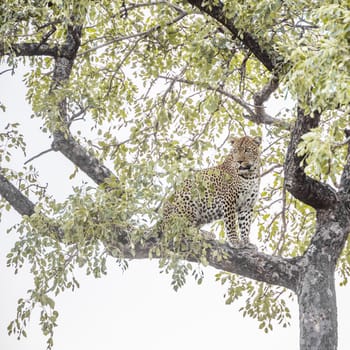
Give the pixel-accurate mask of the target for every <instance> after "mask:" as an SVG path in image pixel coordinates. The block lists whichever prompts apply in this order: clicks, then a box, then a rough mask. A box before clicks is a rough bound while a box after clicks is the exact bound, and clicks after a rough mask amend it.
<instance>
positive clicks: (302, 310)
mask: <svg viewBox="0 0 350 350" xmlns="http://www.w3.org/2000/svg"><path fill="white" fill-rule="evenodd" d="M320 260H321V261H315V263H314V264H312V265H310V266H307V268H306V271H305V274H304V275H303V277H302V281H301V283H300V289H299V290H298V301H299V322H300V350H316V349H317V350H336V349H337V339H338V338H337V333H338V332H337V304H336V293H335V286H334V268H333V266H332V265H333V264H332V263H331V262H330V261H329V257H327V256H322V257H321V259H320Z"/></svg>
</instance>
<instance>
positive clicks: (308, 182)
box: [284, 108, 337, 209]
mask: <svg viewBox="0 0 350 350" xmlns="http://www.w3.org/2000/svg"><path fill="white" fill-rule="evenodd" d="M319 121H320V113H319V112H318V111H315V112H314V115H313V116H311V115H305V114H304V111H303V110H302V109H301V108H298V113H297V120H296V124H295V126H294V129H293V131H292V137H291V141H290V142H289V146H288V150H287V155H286V160H285V164H284V173H285V185H286V188H287V190H288V191H289V192H290V193H291V194H292V195H293V196H294V197H295V198H297V199H299V200H300V201H302V202H304V203H305V204H308V205H310V206H311V207H313V208H315V209H327V208H329V207H331V206H332V205H333V204H335V203H336V202H337V194H336V192H335V190H333V189H332V187H330V186H329V185H327V184H324V183H322V182H320V181H317V180H314V179H312V178H311V177H309V176H307V175H306V174H305V172H304V168H303V167H302V166H301V162H302V157H299V156H297V154H296V149H297V146H298V144H299V142H300V140H301V137H302V136H303V135H304V134H305V133H307V132H308V131H310V129H312V128H315V127H317V126H318V124H319Z"/></svg>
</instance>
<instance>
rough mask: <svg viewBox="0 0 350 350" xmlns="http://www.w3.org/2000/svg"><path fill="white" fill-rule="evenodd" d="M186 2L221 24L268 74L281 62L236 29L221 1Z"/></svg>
mask: <svg viewBox="0 0 350 350" xmlns="http://www.w3.org/2000/svg"><path fill="white" fill-rule="evenodd" d="M187 2H188V3H189V4H191V5H193V6H195V7H197V8H198V9H199V10H200V11H201V12H204V13H206V14H207V15H209V16H210V17H212V18H214V19H215V20H217V21H218V22H219V23H221V24H223V25H224V26H225V27H226V28H227V29H228V30H229V31H230V32H231V33H232V34H233V36H234V37H235V38H237V39H239V40H240V41H241V42H242V43H243V44H244V45H245V46H246V47H247V48H248V49H249V50H250V51H251V52H252V53H253V54H254V55H255V57H256V58H257V59H258V60H259V61H260V62H261V63H262V64H263V65H264V66H265V67H266V68H267V70H269V71H270V72H272V71H274V70H275V69H276V68H277V64H278V62H283V59H282V57H281V56H279V55H278V53H277V52H275V51H273V50H269V51H267V50H266V49H264V48H263V47H262V45H261V44H260V43H259V42H258V40H257V39H256V38H255V37H254V36H253V35H251V34H250V33H248V32H246V31H244V30H243V28H237V27H236V26H235V23H234V19H232V18H230V19H228V18H227V17H226V15H225V11H224V4H223V3H222V2H221V1H218V2H215V3H214V2H212V1H204V0H187Z"/></svg>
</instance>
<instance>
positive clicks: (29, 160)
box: [24, 148, 53, 165]
mask: <svg viewBox="0 0 350 350" xmlns="http://www.w3.org/2000/svg"><path fill="white" fill-rule="evenodd" d="M51 151H53V149H52V148H49V149H47V150H45V151H42V152H40V153H39V154H37V155H36V156H33V157H32V158H29V159H28V160H26V161H25V162H24V165H26V164H28V163H30V162H31V161H33V160H34V159H37V158H39V157H41V156H43V155H44V154H46V153H49V152H51Z"/></svg>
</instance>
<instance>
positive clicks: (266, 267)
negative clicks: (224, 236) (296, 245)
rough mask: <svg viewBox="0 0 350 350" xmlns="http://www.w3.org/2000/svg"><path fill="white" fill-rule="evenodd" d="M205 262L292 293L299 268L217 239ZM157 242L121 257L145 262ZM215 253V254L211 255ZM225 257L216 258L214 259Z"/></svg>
mask: <svg viewBox="0 0 350 350" xmlns="http://www.w3.org/2000/svg"><path fill="white" fill-rule="evenodd" d="M205 243H206V245H208V248H207V250H206V251H207V256H206V258H207V261H208V264H209V266H211V267H213V268H215V269H218V270H222V271H226V272H231V273H235V274H238V275H240V276H244V277H248V278H251V279H254V280H256V281H262V282H266V283H269V284H273V285H279V286H283V287H286V288H288V289H290V290H293V291H295V288H296V285H297V281H298V279H299V266H298V265H297V263H296V262H297V260H296V259H285V258H282V257H278V256H272V255H267V254H264V253H261V252H258V251H256V250H254V249H239V248H232V247H230V246H229V245H228V244H227V243H220V242H218V241H216V240H206V242H205ZM114 244H115V247H117V248H120V245H118V243H112V244H111V243H110V242H109V243H108V244H107V250H108V251H109V252H110V254H111V255H113V251H118V249H116V250H114V249H113V245H114ZM155 244H156V243H155V242H154V241H153V242H150V241H149V242H145V243H144V244H143V245H137V246H136V247H135V249H134V250H133V251H131V250H130V249H129V248H127V247H125V248H126V250H124V251H123V253H124V256H125V257H126V258H130V259H148V258H149V251H150V249H152V248H154V245H155ZM214 253H215V254H214ZM218 255H219V256H220V255H221V256H224V258H223V259H218V258H217V256H218ZM186 260H188V261H191V262H198V260H199V259H198V258H196V257H188V258H187V259H186Z"/></svg>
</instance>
